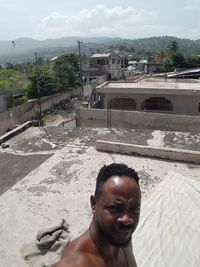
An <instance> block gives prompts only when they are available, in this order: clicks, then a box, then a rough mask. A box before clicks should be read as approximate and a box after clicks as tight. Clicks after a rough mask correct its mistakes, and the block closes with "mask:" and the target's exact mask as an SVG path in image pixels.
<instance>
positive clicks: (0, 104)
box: [0, 95, 7, 112]
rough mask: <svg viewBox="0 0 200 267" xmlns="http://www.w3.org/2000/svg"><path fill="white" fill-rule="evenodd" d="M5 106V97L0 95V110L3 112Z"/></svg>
mask: <svg viewBox="0 0 200 267" xmlns="http://www.w3.org/2000/svg"><path fill="white" fill-rule="evenodd" d="M6 108H7V100H6V97H5V96H3V95H0V112H3V111H4V110H6Z"/></svg>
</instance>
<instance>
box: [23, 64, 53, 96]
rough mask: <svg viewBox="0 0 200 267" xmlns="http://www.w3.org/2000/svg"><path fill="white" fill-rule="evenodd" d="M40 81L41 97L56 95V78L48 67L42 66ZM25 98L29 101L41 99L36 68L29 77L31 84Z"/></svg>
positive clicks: (39, 75)
mask: <svg viewBox="0 0 200 267" xmlns="http://www.w3.org/2000/svg"><path fill="white" fill-rule="evenodd" d="M38 81H39V88H40V96H41V97H42V96H48V95H52V94H54V93H56V83H55V78H54V75H53V73H52V72H51V71H50V69H49V67H48V66H46V65H42V66H40V67H39V68H38ZM25 96H26V97H27V98H28V99H31V98H38V97H39V94H38V86H37V72H36V68H34V69H33V70H32V74H31V75H30V77H29V84H28V86H27V89H26V92H25Z"/></svg>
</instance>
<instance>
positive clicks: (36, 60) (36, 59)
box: [35, 53, 43, 126]
mask: <svg viewBox="0 0 200 267" xmlns="http://www.w3.org/2000/svg"><path fill="white" fill-rule="evenodd" d="M35 66H36V80H37V90H38V99H39V109H40V114H39V125H40V126H41V125H43V121H42V108H41V97H40V84H39V73H38V57H37V53H35Z"/></svg>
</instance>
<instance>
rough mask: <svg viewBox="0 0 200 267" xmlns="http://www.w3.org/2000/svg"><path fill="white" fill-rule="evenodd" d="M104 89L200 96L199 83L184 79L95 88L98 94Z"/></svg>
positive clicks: (121, 83) (150, 80)
mask: <svg viewBox="0 0 200 267" xmlns="http://www.w3.org/2000/svg"><path fill="white" fill-rule="evenodd" d="M106 89H107V90H108V89H113V91H114V90H118V89H120V90H121V89H130V90H131V91H132V92H139V90H141V89H144V90H145V89H146V90H154V91H157V90H159V91H162V90H165V92H166V91H169V93H172V92H181V93H183V94H184V93H188V94H193V95H196V94H197V95H200V81H199V80H195V79H194V80H192V82H191V81H190V82H189V81H188V80H184V79H177V80H176V79H161V78H159V79H156V78H146V79H143V80H140V81H137V82H123V81H122V82H107V83H104V84H103V85H100V86H98V87H97V91H98V92H106ZM140 92H141V91H140Z"/></svg>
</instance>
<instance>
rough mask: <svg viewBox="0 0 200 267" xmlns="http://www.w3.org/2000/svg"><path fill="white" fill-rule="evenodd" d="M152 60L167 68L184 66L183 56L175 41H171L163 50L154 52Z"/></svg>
mask: <svg viewBox="0 0 200 267" xmlns="http://www.w3.org/2000/svg"><path fill="white" fill-rule="evenodd" d="M154 60H155V62H156V63H161V64H164V65H165V66H166V68H167V70H173V69H174V68H176V67H185V66H186V61H185V58H184V56H183V54H182V53H181V51H180V49H179V46H178V43H177V42H176V41H171V42H170V44H169V45H168V46H167V48H166V49H165V50H161V51H160V52H158V53H156V55H155V56H154Z"/></svg>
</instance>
